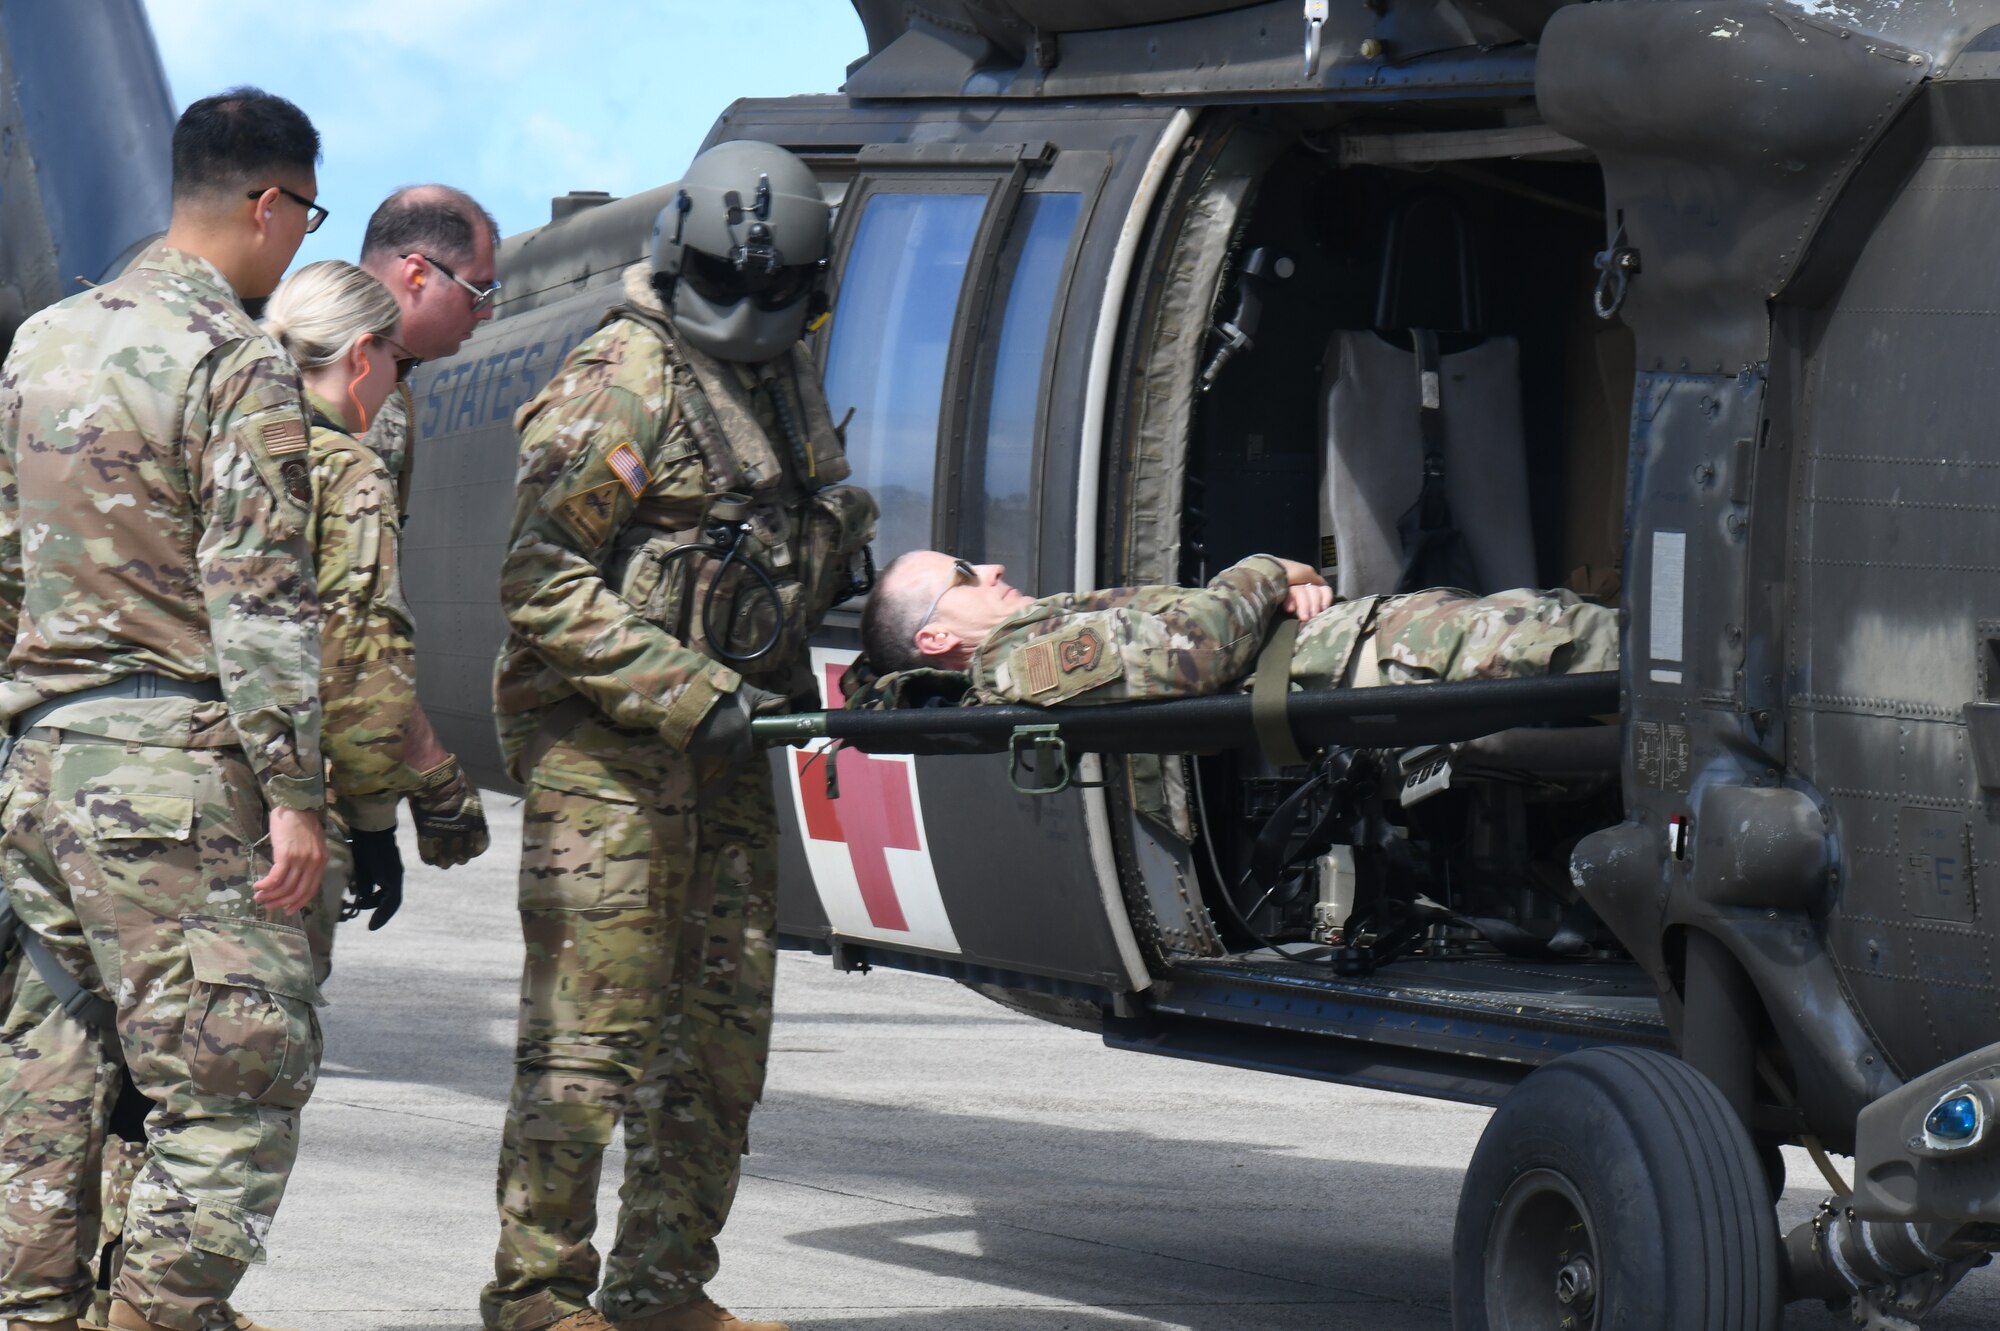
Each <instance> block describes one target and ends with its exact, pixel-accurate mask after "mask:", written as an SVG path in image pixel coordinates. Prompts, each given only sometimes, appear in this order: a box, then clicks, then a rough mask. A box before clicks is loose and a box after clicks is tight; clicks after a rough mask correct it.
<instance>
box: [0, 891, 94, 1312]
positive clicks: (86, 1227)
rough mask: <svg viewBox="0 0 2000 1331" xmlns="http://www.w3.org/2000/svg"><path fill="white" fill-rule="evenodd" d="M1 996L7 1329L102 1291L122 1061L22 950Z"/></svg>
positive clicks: (78, 1308)
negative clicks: (111, 1141) (111, 1123)
mask: <svg viewBox="0 0 2000 1331" xmlns="http://www.w3.org/2000/svg"><path fill="white" fill-rule="evenodd" d="M10 888H11V883H10ZM0 992H4V994H5V996H6V1003H5V1005H4V1007H0V1012H4V1016H0V1124H4V1125H5V1129H4V1132H0V1323H4V1322H6V1321H8V1320H10V1319H20V1320H33V1321H53V1320H59V1319H61V1318H64V1317H74V1316H76V1315H77V1314H78V1313H80V1312H82V1311H84V1310H85V1309H86V1308H88V1307H89V1304H90V1299H91V1294H92V1291H93V1289H94V1287H95V1285H96V1276H97V1260H96V1259H97V1254H98V1210H99V1203H98V1197H99V1194H98V1173H99V1169H100V1166H101V1163H102V1161H103V1158H104V1150H105V1126H104V1125H105V1123H106V1121H107V1120H108V1119H109V1117H110V1114H111V1104H112V1101H113V1100H114V1099H116V1097H117V1095H118V1088H119V1085H120V1082H121V1079H120V1077H119V1075H118V1057H117V1054H116V1052H115V1051H114V1050H113V1049H112V1048H111V1045H110V1041H109V1040H108V1039H107V1038H106V1037H105V1036H103V1035H101V1034H100V1033H99V1032H97V1031H96V1030H94V1029H92V1028H91V1027H90V1026H88V1025H86V1024H85V1023H84V1022H81V1021H79V1020H77V1019H76V1018H75V1017H72V1016H70V1015H69V1014H68V1013H66V1012H64V1011H63V1010H62V1009H61V1008H59V1007H57V1006H56V1001H55V996H54V995H53V994H51V993H50V992H49V989H48V986H47V985H45V984H43V983H42V980H41V977H40V976H39V975H37V974H36V973H35V970H34V968H33V967H32V966H30V965H29V964H28V960H27V958H26V957H24V956H22V955H21V953H20V952H19V951H16V952H15V953H14V955H13V957H12V959H11V960H10V961H8V963H7V967H6V971H5V972H4V974H3V975H0Z"/></svg>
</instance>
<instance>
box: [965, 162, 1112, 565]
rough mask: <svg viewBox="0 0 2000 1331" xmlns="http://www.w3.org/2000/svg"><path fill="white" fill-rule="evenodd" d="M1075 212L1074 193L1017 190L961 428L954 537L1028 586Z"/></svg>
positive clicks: (1078, 211)
mask: <svg viewBox="0 0 2000 1331" xmlns="http://www.w3.org/2000/svg"><path fill="white" fill-rule="evenodd" d="M1082 212H1083V195H1081V194H1074V193H1049V194H1027V195H1024V196H1022V199H1021V207H1020V211H1019V212H1018V213H1017V214H1016V215H1015V218H1014V224H1013V228H1012V230H1011V233H1010V234H1009V236H1008V239H1007V245H1006V248H1005V249H1004V250H1002V252H1001V255H1000V269H999V274H998V277H999V280H1000V281H1001V282H1003V283H1005V290H1006V303H1005V305H1004V306H1003V307H1002V308H1001V309H1000V310H999V311H998V317H999V320H1000V327H999V336H998V337H996V338H994V339H992V341H991V343H990V345H991V347H992V350H991V352H990V353H989V358H988V360H987V361H986V362H985V363H984V364H982V365H981V366H980V367H979V371H978V377H977V379H976V381H975V384H974V389H973V402H974V406H973V413H974V414H973V418H972V420H971V422H970V427H971V428H970V429H968V430H967V432H966V434H967V455H966V458H965V463H964V481H963V486H964V495H963V508H962V511H963V513H964V514H965V518H964V525H963V527H961V529H960V532H959V539H958V546H959V548H960V549H962V550H964V551H965V552H966V553H967V554H968V555H969V556H971V557H972V558H974V559H977V560H979V561H981V562H982V563H993V564H1004V565H1006V566H1007V568H1008V569H1009V570H1010V573H1009V577H1010V580H1011V581H1013V582H1014V583H1015V584H1016V585H1018V586H1020V587H1022V588H1024V589H1026V590H1027V591H1029V592H1030V593H1031V594H1032V593H1033V592H1034V591H1035V590H1036V589H1035V588H1034V587H1033V586H1032V585H1031V582H1032V579H1033V570H1034V568H1035V562H1034V558H1033V556H1034V507H1035V484H1034V480H1035V470H1034V467H1035V441H1036V439H1037V437H1038V435H1039V433H1040V432H1039V429H1038V426H1039V424H1040V421H1041V416H1042V404H1043V398H1044V396H1045V392H1044V386H1045V380H1046V377H1047V376H1046V368H1047V364H1048V359H1049V350H1050V347H1049V343H1050V339H1051V338H1052V337H1053V336H1054V323H1055V315H1056V311H1057V309H1058V304H1059V302H1058V297H1059V296H1060V295H1061V292H1062V278H1063V273H1064V272H1065V270H1066V268H1067V263H1066V260H1067V258H1068V256H1069V251H1070V242H1071V239H1072V238H1073V236H1074V235H1075V232H1076V223H1077V218H1078V217H1079V216H1081V215H1082Z"/></svg>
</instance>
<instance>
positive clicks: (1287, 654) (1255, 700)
mask: <svg viewBox="0 0 2000 1331" xmlns="http://www.w3.org/2000/svg"><path fill="white" fill-rule="evenodd" d="M1298 640H1299V621H1298V620H1296V619H1293V618H1292V617H1291V616H1289V615H1287V616H1285V617H1284V618H1283V619H1281V620H1279V621H1278V627H1277V628H1276V629H1275V630H1273V631H1272V633H1271V638H1270V641H1268V642H1266V643H1265V644H1264V650H1263V651H1262V652H1259V653H1258V655H1257V682H1256V683H1255V684H1252V685H1251V686H1250V724H1251V726H1252V727H1253V728H1254V729H1255V730H1256V732H1257V747H1258V748H1260V749H1262V750H1263V751H1264V756H1265V757H1266V758H1268V759H1269V760H1270V761H1271V762H1273V763H1275V764H1276V765H1277V766H1279V767H1301V766H1303V765H1304V764H1305V761H1306V756H1305V755H1304V754H1303V753H1300V752H1299V743H1298V739H1297V737H1296V736H1294V735H1293V734H1292V723H1291V720H1290V719H1289V718H1288V717H1287V716H1286V715H1285V705H1286V702H1287V699H1288V698H1289V696H1290V694H1291V691H1292V648H1293V647H1294V646H1296V645H1297V643H1298Z"/></svg>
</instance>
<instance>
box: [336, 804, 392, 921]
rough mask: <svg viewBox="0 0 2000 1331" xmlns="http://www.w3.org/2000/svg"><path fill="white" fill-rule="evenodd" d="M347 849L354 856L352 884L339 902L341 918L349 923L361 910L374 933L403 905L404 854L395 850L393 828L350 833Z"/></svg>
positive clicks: (359, 830) (357, 830)
mask: <svg viewBox="0 0 2000 1331" xmlns="http://www.w3.org/2000/svg"><path fill="white" fill-rule="evenodd" d="M347 846H348V849H349V850H350V851H352V852H353V853H354V882H353V883H352V884H351V885H349V887H348V889H347V900H346V901H344V902H342V903H341V907H340V918H341V919H343V920H351V919H353V918H354V917H355V916H357V915H359V914H360V913H361V912H362V911H364V910H367V911H373V912H374V914H372V915H370V916H369V917H368V931H369V932H370V933H373V932H374V931H375V930H377V929H380V928H381V927H382V926H383V925H385V924H387V923H388V922H389V920H390V919H391V918H392V917H393V916H394V915H395V914H396V912H397V911H398V910H401V909H402V906H403V852H402V851H401V850H399V849H397V847H396V829H395V828H393V827H392V828H388V829H387V830H385V831H379V832H368V831H363V830H361V829H359V828H357V829H355V830H354V831H353V832H350V833H349V834H348V837H347Z"/></svg>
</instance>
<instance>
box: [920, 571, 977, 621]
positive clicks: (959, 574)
mask: <svg viewBox="0 0 2000 1331" xmlns="http://www.w3.org/2000/svg"><path fill="white" fill-rule="evenodd" d="M978 583H979V570H978V569H976V568H974V567H973V566H972V561H970V560H967V559H954V560H952V561H951V581H950V582H948V583H946V584H945V585H944V591H942V592H939V593H938V594H937V600H935V601H932V602H931V608H930V609H928V610H926V611H924V617H923V618H922V619H920V620H918V621H917V627H918V628H920V629H921V628H923V627H924V626H925V625H927V624H929V623H930V622H931V621H932V620H933V619H936V618H937V612H938V607H939V606H940V605H943V604H944V596H945V592H948V591H950V590H951V589H952V588H954V587H973V586H977V585H978Z"/></svg>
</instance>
